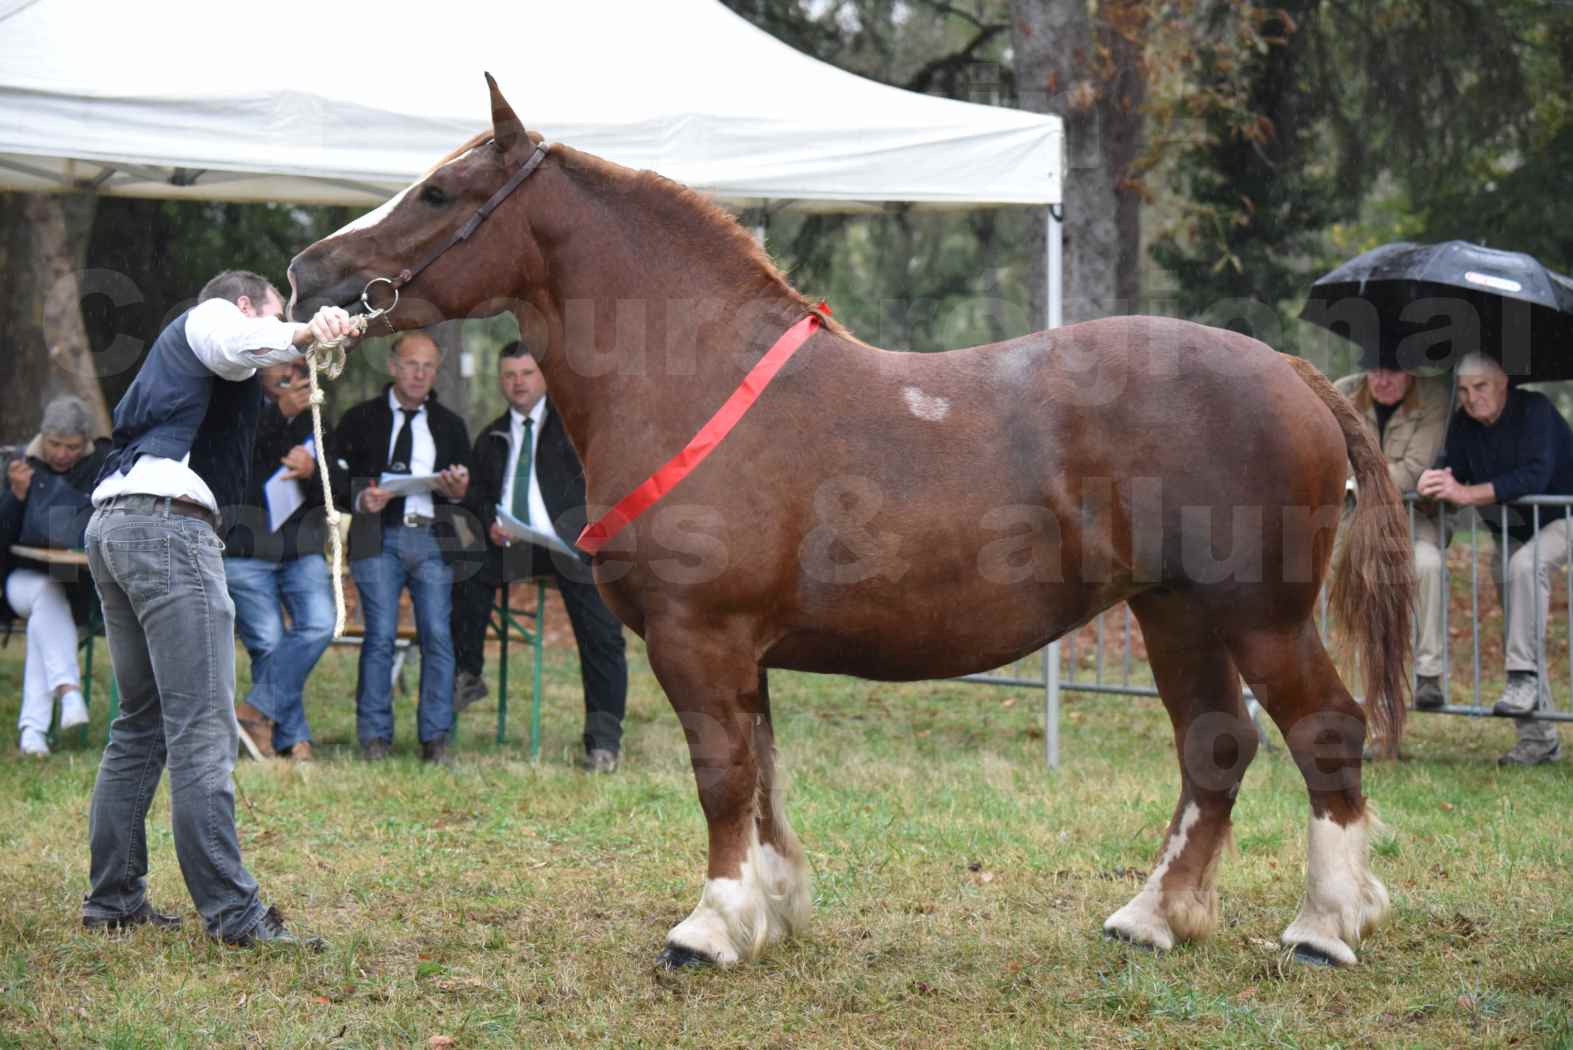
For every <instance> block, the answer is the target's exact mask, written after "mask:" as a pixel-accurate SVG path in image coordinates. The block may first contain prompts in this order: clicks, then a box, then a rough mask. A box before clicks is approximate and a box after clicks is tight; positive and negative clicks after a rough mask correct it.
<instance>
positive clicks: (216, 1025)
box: [0, 644, 1573, 1050]
mask: <svg viewBox="0 0 1573 1050" xmlns="http://www.w3.org/2000/svg"><path fill="white" fill-rule="evenodd" d="M633 656H634V661H633V662H634V670H633V687H632V696H631V702H630V712H629V720H628V735H627V741H626V750H625V766H624V768H623V770H622V771H621V772H620V773H618V774H617V775H615V776H613V777H607V778H598V779H591V778H589V777H587V776H585V775H584V774H582V773H580V772H578V771H577V770H576V769H575V768H574V767H573V764H572V759H573V758H574V757H575V755H576V753H577V749H578V730H579V721H580V716H581V711H582V709H581V707H580V700H579V692H578V683H577V670H576V666H575V664H574V658H573V654H572V650H571V649H570V648H567V647H564V646H554V647H552V648H550V649H549V650H548V667H547V684H548V694H549V695H548V700H547V713H546V728H547V735H546V744H545V749H544V755H543V760H542V762H541V763H540V764H539V765H532V764H530V763H529V762H528V761H526V755H527V752H526V744H525V742H524V740H523V739H522V734H521V733H519V732H518V729H522V728H523V727H524V725H525V723H524V718H523V712H522V708H523V703H522V701H516V710H517V711H518V712H519V713H518V714H517V715H516V721H515V726H516V727H517V729H516V731H515V734H514V738H513V739H512V740H511V741H510V742H509V743H508V744H506V745H503V746H501V747H498V746H497V745H495V744H494V743H493V742H492V732H493V729H494V727H495V722H494V716H495V708H494V707H493V706H492V705H490V704H482V705H479V706H478V707H477V708H475V709H472V711H471V712H469V713H467V714H466V716H465V718H466V720H467V723H466V725H465V726H464V729H463V732H462V734H461V739H460V743H459V747H458V753H459V755H460V758H461V765H460V768H459V769H457V770H456V771H453V772H445V771H434V770H429V769H426V768H423V767H421V766H420V764H419V763H418V762H417V761H416V759H415V757H414V751H415V746H414V743H413V708H412V706H410V705H409V704H408V703H404V704H401V706H400V708H399V717H400V722H399V741H398V757H397V759H396V760H395V761H393V762H390V763H385V764H382V765H378V766H375V767H368V766H365V765H363V764H361V763H360V762H358V761H357V760H356V759H355V758H354V750H353V745H354V730H353V711H352V707H353V704H352V701H351V696H352V689H353V678H354V662H353V661H354V653H353V652H352V651H343V650H335V651H334V652H332V653H330V654H329V656H328V657H327V659H326V660H325V661H324V664H323V666H322V667H321V668H320V669H319V671H318V673H317V675H316V676H315V677H314V678H313V680H312V682H311V686H310V693H309V697H308V703H309V708H310V712H311V716H312V719H313V723H314V726H315V728H316V732H317V737H318V741H319V744H320V751H319V753H320V754H321V756H322V759H323V760H322V761H320V762H317V763H316V764H314V765H311V766H309V767H305V768H300V767H291V766H288V765H285V764H283V763H274V764H266V765H258V764H256V763H251V762H242V763H241V765H240V766H239V767H238V769H237V781H238V784H239V787H240V791H241V800H242V801H241V804H240V806H239V823H240V833H241V841H242V845H243V847H244V850H245V856H246V860H247V862H248V865H249V866H250V868H251V869H252V871H253V872H254V873H255V874H256V875H257V877H258V878H259V880H260V881H261V882H262V885H263V887H264V891H265V893H266V894H267V895H268V897H269V898H270V899H271V900H273V901H274V902H276V903H278V904H279V905H280V906H281V907H282V908H283V909H284V911H285V912H286V913H287V915H288V916H289V917H290V919H291V921H292V922H293V923H294V924H296V925H298V926H301V927H304V928H307V929H310V930H312V931H315V932H318V933H320V934H322V935H323V936H325V937H326V938H327V939H328V940H329V942H330V948H329V950H328V951H326V952H325V953H323V954H320V955H312V954H303V953H297V952H268V951H252V952H247V951H235V950H229V949H224V948H222V947H219V946H216V945H214V944H211V943H209V942H207V941H206V940H205V939H204V938H203V936H202V934H201V932H200V929H199V926H198V923H197V920H196V917H195V915H194V913H192V912H191V905H190V900H189V898H188V897H187V896H186V893H185V889H184V887H183V885H182V883H181V881H180V873H179V869H178V867H177V865H176V861H175V856H174V850H173V847H172V843H171V840H170V836H169V830H168V827H169V822H168V796H167V790H165V791H161V792H160V796H159V799H158V801H157V802H156V803H155V807H154V811H153V819H152V820H151V822H150V838H151V850H152V862H153V875H152V879H151V883H152V897H153V900H154V901H155V902H156V903H158V904H159V905H161V906H164V907H166V908H174V909H179V910H181V911H183V912H185V913H186V915H187V922H186V926H185V928H184V930H183V931H182V932H178V933H173V934H170V933H159V932H152V931H148V930H145V929H144V930H140V931H137V932H134V933H132V934H129V935H124V936H116V937H106V936H104V935H102V934H90V933H87V932H85V931H83V930H82V929H81V927H80V926H79V924H78V906H79V900H80V896H81V894H82V892H83V890H84V888H85V877H86V860H87V857H86V848H85V842H86V809H87V799H88V796H89V793H90V791H91V786H92V780H93V774H94V770H95V763H96V755H97V750H98V748H99V747H100V746H101V744H102V741H103V737H104V724H103V709H102V706H101V704H98V705H95V712H94V713H95V716H96V717H95V721H94V723H93V725H92V726H91V744H86V743H84V742H83V741H82V740H81V739H79V738H78V736H77V734H75V733H72V734H67V739H66V740H65V741H63V743H62V746H61V748H60V749H59V750H57V753H56V754H55V755H54V756H53V757H51V758H50V759H49V760H47V761H42V762H40V761H26V760H23V759H21V758H20V757H18V756H17V755H16V752H15V750H14V746H15V745H14V742H12V743H11V744H9V745H8V747H7V749H6V755H5V757H4V758H3V759H0V842H4V843H5V846H4V848H3V851H0V886H3V887H4V891H3V898H0V900H3V903H0V1046H13V1045H14V1046H104V1047H123V1048H129V1047H167V1046H180V1047H211V1046H244V1047H270V1048H271V1047H295V1046H302V1047H304V1046H331V1047H376V1046H414V1047H429V1046H439V1047H440V1046H446V1045H453V1046H459V1047H509V1046H532V1047H533V1046H556V1045H600V1044H612V1045H626V1046H651V1047H655V1046H684V1047H687V1046H692V1047H706V1048H709V1047H727V1046H751V1047H753V1046H758V1047H800V1046H834V1047H838V1048H851V1047H922V1048H925V1050H932V1048H936V1047H950V1046H989V1047H1008V1046H1049V1045H1069V1046H1176V1045H1186V1046H1264V1045H1272V1046H1307V1047H1309V1046H1318V1047H1321V1046H1338V1045H1344V1046H1355V1045H1362V1046H1363V1045H1367V1044H1376V1045H1382V1046H1438V1047H1443V1046H1446V1047H1452V1046H1460V1045H1485V1046H1509V1045H1526V1046H1544V1045H1553V1046H1555V1045H1560V1046H1573V1021H1570V1010H1573V842H1570V828H1573V769H1570V768H1569V766H1567V765H1564V766H1558V767H1540V768H1537V769H1531V770H1519V769H1513V770H1499V769H1498V768H1497V767H1496V765H1495V764H1494V763H1493V762H1492V761H1491V759H1492V758H1493V757H1494V756H1495V755H1496V754H1498V753H1500V752H1501V751H1502V750H1503V749H1505V748H1506V747H1507V746H1508V745H1509V744H1510V743H1511V740H1512V730H1511V727H1510V726H1509V725H1507V724H1506V723H1503V722H1500V721H1492V720H1465V719H1458V718H1446V717H1435V716H1432V717H1421V718H1417V719H1415V720H1414V729H1413V732H1412V735H1411V737H1410V739H1409V742H1408V746H1407V751H1408V753H1409V755H1410V759H1409V760H1408V761H1406V762H1404V763H1402V764H1399V765H1396V766H1381V767H1377V768H1375V769H1371V770H1370V771H1369V773H1368V776H1367V780H1366V790H1367V792H1368V794H1370V795H1371V796H1372V798H1373V799H1375V800H1376V803H1377V805H1378V806H1379V808H1380V811H1381V813H1382V816H1383V817H1384V818H1385V819H1386V821H1387V822H1388V824H1389V825H1390V826H1391V829H1392V834H1391V837H1389V838H1386V839H1383V840H1381V841H1380V843H1379V845H1378V850H1377V853H1378V856H1377V858H1376V863H1377V868H1378V873H1379V874H1380V875H1381V876H1382V877H1383V878H1384V879H1385V880H1386V882H1387V885H1388V888H1389V890H1390V891H1391V892H1392V896H1393V901H1394V906H1395V907H1394V920H1393V922H1392V923H1391V924H1390V925H1389V926H1388V927H1386V928H1385V929H1383V930H1381V931H1380V932H1379V933H1378V934H1377V935H1376V936H1375V937H1374V938H1373V939H1372V940H1370V941H1369V942H1368V943H1367V944H1366V946H1365V947H1364V949H1363V951H1362V953H1361V954H1362V961H1361V965H1360V966H1359V967H1358V968H1356V969H1354V970H1350V971H1344V972H1332V971H1327V970H1320V969H1311V968H1305V967H1302V966H1297V965H1295V964H1293V963H1290V962H1286V961H1285V960H1284V958H1283V957H1282V956H1281V954H1280V952H1279V950H1278V947H1277V936H1278V934H1279V932H1280V931H1281V930H1282V929H1283V927H1284V926H1285V925H1286V924H1287V923H1288V921H1289V919H1290V918H1291V917H1292V915H1293V913H1294V910H1295V908H1296V906H1297V904H1298V900H1299V896H1300V892H1301V887H1302V880H1303V869H1304V861H1305V843H1304V829H1305V823H1306V804H1305V796H1304V792H1303V789H1302V786H1301V781H1300V777H1299V775H1298V773H1297V772H1296V771H1295V769H1294V768H1293V766H1292V765H1291V764H1290V763H1289V762H1288V761H1287V760H1286V758H1285V756H1284V754H1283V752H1282V751H1278V752H1275V753H1265V752H1264V753H1263V754H1262V755H1261V756H1260V757H1259V758H1258V759H1257V761H1256V763H1255V765H1254V766H1253V768H1252V769H1251V771H1250V773H1249V775H1248V777H1247V779H1246V783H1245V789H1244V792H1243V794H1242V796H1241V799H1240V803H1239V805H1238V807H1237V808H1236V811H1235V830H1236V837H1237V847H1236V851H1235V852H1234V854H1233V855H1232V856H1230V857H1228V858H1226V860H1225V861H1224V864H1223V868H1222V873H1221V876H1220V889H1221V891H1222V895H1223V913H1224V921H1223V925H1222V927H1221V928H1220V930H1219V931H1218V933H1217V934H1216V935H1215V936H1214V937H1213V938H1212V939H1211V940H1210V941H1208V942H1207V943H1205V944H1200V945H1195V946H1187V947H1182V948H1180V949H1178V950H1176V951H1174V952H1172V953H1170V954H1167V955H1163V956H1156V955H1153V954H1150V953H1148V952H1145V951H1142V950H1138V949H1133V948H1130V947H1128V946H1124V945H1120V944H1116V943H1112V942H1109V941H1106V940H1104V939H1103V937H1102V936H1101V935H1100V933H1099V928H1100V925H1101V922H1102V920H1103V918H1104V917H1105V916H1107V915H1108V914H1109V913H1110V912H1112V911H1113V910H1114V909H1116V908H1117V907H1119V906H1120V905H1121V904H1122V903H1124V901H1125V900H1127V899H1128V898H1129V897H1130V896H1131V895H1132V894H1133V893H1134V892H1135V891H1136V889H1137V888H1138V886H1139V884H1140V881H1141V879H1142V878H1143V877H1144V876H1145V873H1146V871H1147V869H1148V867H1149V865H1150V864H1151V863H1152V860H1153V856H1154V853H1155V851H1156V847H1157V844H1158V836H1159V835H1160V834H1161V832H1162V829H1163V827H1164V826H1165V823H1166V822H1167V820H1168V818H1169V815H1170V812H1171V810H1172V807H1173V802H1174V793H1175V784H1176V769H1175V762H1174V755H1173V748H1172V745H1171V743H1170V736H1169V730H1168V724H1167V720H1166V718H1165V716H1164V715H1163V713H1162V711H1161V709H1160V708H1159V707H1158V705H1157V703H1156V701H1150V700H1131V699H1117V698H1090V697H1079V698H1078V697H1072V698H1071V700H1070V701H1069V703H1068V705H1067V715H1066V721H1065V725H1064V730H1065V733H1064V753H1065V760H1066V761H1065V766H1064V768H1063V769H1062V770H1060V771H1059V772H1057V773H1052V774H1051V773H1049V772H1047V771H1046V770H1045V769H1044V768H1043V765H1042V761H1041V757H1040V754H1041V748H1042V740H1041V722H1040V718H1041V713H1040V710H1039V707H1040V705H1039V703H1038V698H1037V697H1036V696H1035V695H1034V694H1033V693H1031V692H1030V691H1027V690H1001V689H993V688H982V687H977V686H965V685H957V684H950V683H930V684H919V685H911V686H901V687H896V686H888V685H878V684H873V683H866V682H859V681H852V680H846V679H827V678H814V677H808V676H799V675H785V674H776V675H773V676H772V694H773V698H774V701H775V707H776V711H777V718H778V721H779V735H780V739H781V743H782V750H783V757H784V760H785V762H786V764H787V767H788V770H789V773H790V776H791V783H792V786H791V791H790V795H789V801H788V808H789V812H790V814H791V816H792V819H793V821H794V823H795V824H796V826H797V827H798V829H799V831H800V832H801V834H802V835H803V838H804V842H805V845H806V846H807V848H808V851H809V857H810V861H811V863H812V866H813V869H814V872H815V880H816V881H815V894H814V895H815V904H816V915H815V920H814V924H813V926H812V928H811V930H810V932H809V933H808V935H807V936H806V937H804V938H802V939H801V940H798V941H797V942H795V943H792V944H788V945H784V946H781V947H778V948H776V949H775V950H773V951H772V952H771V953H770V954H769V955H768V956H767V957H766V958H765V959H764V960H763V961H762V962H760V963H757V964H754V965H750V966H744V967H741V968H738V969H735V970H732V971H728V972H702V973H694V974H684V975H666V974H663V973H660V972H658V971H657V970H656V969H655V968H654V967H653V965H652V964H653V961H654V958H655V954H656V952H657V951H658V950H659V948H660V946H661V943H662V938H663V935H664V933H665V931H666V930H667V929H668V928H669V927H670V926H671V925H673V924H674V923H676V922H677V921H679V920H680V919H681V918H682V917H683V916H684V915H685V914H686V913H687V912H688V910H689V909H690V908H691V907H692V905H693V904H694V902H695V900H696V899H697V894H698V891H699V885H700V878H701V876H702V873H703V868H704V825H703V821H702V818H701V816H700V813H699V809H698V806H697V804H696V801H695V797H694V790H693V785H692V780H691V777H690V774H689V771H688V764H687V758H686V752H685V750H684V747H683V741H682V737H681V734H680V733H679V731H678V729H677V726H676V723H675V720H674V719H673V718H672V716H671V715H670V712H669V711H668V709H667V708H666V704H665V701H664V699H663V698H662V697H661V695H660V693H659V691H658V689H657V688H656V686H655V684H654V680H653V678H652V677H651V675H650V673H649V671H648V667H647V665H646V664H645V662H644V658H643V653H642V651H641V650H638V649H637V648H636V649H635V650H634V654H633ZM524 663H525V666H527V661H524ZM240 664H241V667H242V668H243V669H244V667H245V660H244V659H242V660H241V661H240ZM243 673H244V671H243ZM20 677H21V659H20V649H19V646H17V645H16V644H12V645H11V646H10V647H9V648H7V649H5V650H3V651H0V721H4V722H5V724H7V725H8V726H9V725H14V722H15V717H16V707H17V690H18V686H19V682H20ZM1570 742H1573V741H1570ZM444 1038H447V1039H451V1040H452V1043H447V1042H444V1041H443V1039H444Z"/></svg>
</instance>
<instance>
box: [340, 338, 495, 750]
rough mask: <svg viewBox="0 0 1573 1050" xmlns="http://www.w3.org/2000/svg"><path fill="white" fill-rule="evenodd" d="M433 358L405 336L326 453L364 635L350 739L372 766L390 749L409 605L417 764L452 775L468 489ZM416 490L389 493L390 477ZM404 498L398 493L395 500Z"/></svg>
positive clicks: (463, 454)
mask: <svg viewBox="0 0 1573 1050" xmlns="http://www.w3.org/2000/svg"><path fill="white" fill-rule="evenodd" d="M441 363H442V351H441V350H440V349H439V348H438V346H437V344H436V342H435V341H434V340H433V339H432V338H431V336H429V335H427V334H426V333H425V332H419V331H414V332H405V333H404V334H403V335H401V336H399V338H398V339H396V340H395V341H394V344H393V348H392V350H391V351H390V352H389V354H388V372H389V374H391V375H392V377H393V382H392V383H391V384H390V385H389V386H388V387H387V388H386V389H385V390H384V392H383V394H382V396H380V397H374V398H372V399H371V400H370V401H363V402H361V403H360V404H358V405H356V406H355V407H354V408H352V409H350V410H349V411H348V412H346V413H344V418H343V419H341V420H339V426H338V430H337V431H336V436H335V440H334V446H335V448H336V450H337V452H338V455H339V456H340V457H341V458H342V459H343V460H344V461H345V464H346V465H347V467H348V470H349V476H350V501H351V506H352V507H353V508H354V511H355V517H354V520H353V521H352V523H351V525H350V573H351V575H353V576H354V577H355V590H356V593H357V594H359V596H360V607H361V614H362V617H363V619H364V621H365V628H366V634H365V637H364V639H362V644H361V653H360V676H359V681H357V682H356V684H355V722H356V733H357V735H358V736H359V738H360V744H361V754H362V756H363V757H364V758H366V759H368V760H370V761H376V760H378V759H383V758H386V757H388V754H389V752H390V750H391V748H392V746H393V695H392V694H393V652H394V643H395V641H396V639H397V636H398V627H399V595H400V593H401V592H402V591H403V590H404V588H405V587H406V586H408V587H409V590H410V599H411V602H412V604H413V605H414V606H415V626H416V629H417V631H418V632H419V634H420V644H421V695H420V704H419V707H418V708H417V714H416V718H417V721H418V723H419V725H418V732H419V736H420V741H421V758H422V760H424V761H427V762H433V763H437V764H439V765H447V764H449V761H450V760H449V757H448V734H449V733H450V732H451V731H452V729H453V638H452V635H451V634H450V633H449V630H450V625H449V619H450V617H451V615H452V609H453V570H452V568H451V567H450V565H449V561H450V560H451V559H452V557H453V554H454V552H455V551H456V550H457V548H458V541H457V537H456V532H455V528H454V519H455V518H456V517H457V516H459V515H462V514H463V513H464V511H463V508H462V506H461V505H460V501H461V500H462V499H463V498H464V494H465V490H466V488H467V487H468V485H469V467H468V464H469V459H470V435H469V432H468V430H466V428H465V426H464V420H463V419H461V418H459V416H457V415H455V414H454V413H453V412H450V411H448V410H447V409H446V408H444V407H443V406H442V405H439V404H438V403H437V399H436V396H435V395H434V394H433V392H432V384H433V383H434V382H435V381H436V379H437V369H438V367H439V366H440V365H441ZM401 474H405V475H412V476H413V477H412V479H411V480H412V482H416V481H417V479H419V478H422V477H425V478H428V479H429V480H427V481H424V482H417V483H416V484H415V485H414V486H413V488H398V489H397V490H390V489H389V488H387V487H386V486H388V485H389V484H390V483H392V484H397V482H395V481H394V476H396V475H401ZM401 493H402V494H401Z"/></svg>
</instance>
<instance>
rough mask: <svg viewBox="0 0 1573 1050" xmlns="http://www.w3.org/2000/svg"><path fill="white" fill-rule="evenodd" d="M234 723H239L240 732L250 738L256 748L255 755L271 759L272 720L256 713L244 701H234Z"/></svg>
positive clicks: (259, 712)
mask: <svg viewBox="0 0 1573 1050" xmlns="http://www.w3.org/2000/svg"><path fill="white" fill-rule="evenodd" d="M235 721H237V722H239V723H240V730H241V732H243V733H245V734H246V735H247V736H248V737H250V738H251V742H252V743H253V744H255V745H256V747H257V754H259V755H261V756H262V757H263V758H272V757H273V756H274V754H275V752H274V750H273V720H272V719H270V718H268V717H267V716H266V715H264V714H263V713H262V712H261V711H258V710H257V709H256V708H255V707H252V706H251V705H250V704H248V703H246V701H244V700H237V701H235Z"/></svg>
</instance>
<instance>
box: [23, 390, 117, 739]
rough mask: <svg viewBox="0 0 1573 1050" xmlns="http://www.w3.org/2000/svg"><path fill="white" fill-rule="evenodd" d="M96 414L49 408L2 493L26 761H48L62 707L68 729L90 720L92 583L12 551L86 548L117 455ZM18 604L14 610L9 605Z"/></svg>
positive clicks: (75, 405)
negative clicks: (56, 573)
mask: <svg viewBox="0 0 1573 1050" xmlns="http://www.w3.org/2000/svg"><path fill="white" fill-rule="evenodd" d="M92 432H93V414H92V412H91V410H89V409H88V407H87V403H86V402H84V401H82V400H81V399H80V398H75V397H61V398H56V399H55V400H54V401H51V402H50V403H49V405H48V406H47V407H46V408H45V409H44V421H43V423H42V424H41V425H40V427H39V433H38V436H37V437H35V438H34V439H33V440H32V442H31V443H29V444H28V446H27V451H26V454H25V456H24V458H21V459H16V460H13V461H12V462H11V463H10V464H8V466H7V468H6V484H5V485H4V486H3V488H0V577H3V579H4V587H3V588H0V595H3V597H0V613H4V614H7V615H9V614H10V613H11V611H12V610H14V615H16V616H20V617H22V618H24V619H26V620H27V662H26V664H25V665H24V666H23V670H22V714H21V717H20V718H18V719H17V728H18V729H20V730H21V732H22V739H21V749H22V753H23V754H24V755H37V756H39V757H43V756H45V755H47V754H49V745H48V743H47V742H46V740H45V735H46V734H47V733H48V732H49V722H50V718H51V716H52V715H53V714H54V705H55V701H56V700H59V701H60V728H61V729H70V728H71V727H72V726H79V725H83V724H85V723H86V722H87V705H86V704H85V703H84V702H83V701H82V678H81V672H80V671H79V670H78V668H77V662H76V652H77V632H76V625H77V622H78V620H79V619H82V618H84V617H85V613H86V609H87V603H88V601H89V599H90V597H91V591H92V587H93V581H92V579H91V578H90V577H89V576H88V574H87V570H86V569H80V570H77V572H78V574H79V578H78V579H77V580H75V581H74V582H70V583H61V582H60V581H59V580H58V579H53V578H51V576H50V574H49V571H48V570H49V567H48V566H47V565H45V564H42V563H39V562H35V561H32V560H31V559H27V558H21V557H18V556H16V555H14V554H12V553H11V547H12V545H13V544H20V545H23V546H28V547H56V548H69V549H78V550H79V549H81V547H82V543H83V535H82V534H83V530H84V529H86V527H87V519H88V518H89V517H90V516H91V515H92V513H93V505H92V502H91V500H90V499H89V498H88V497H89V495H90V494H91V493H92V491H93V482H94V480H95V479H96V478H97V477H98V469H99V467H100V466H101V465H102V464H103V461H104V457H105V456H106V455H107V454H108V451H109V441H108V439H107V438H99V439H98V441H97V442H95V441H94V440H93V436H92ZM7 605H9V607H10V608H9V609H6V608H5V606H7Z"/></svg>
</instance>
